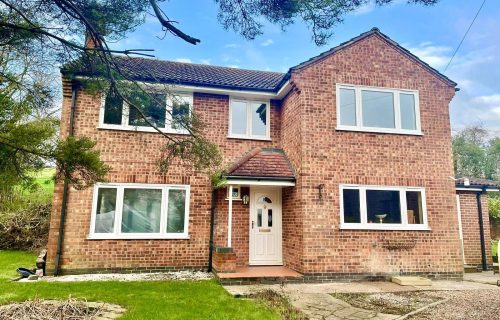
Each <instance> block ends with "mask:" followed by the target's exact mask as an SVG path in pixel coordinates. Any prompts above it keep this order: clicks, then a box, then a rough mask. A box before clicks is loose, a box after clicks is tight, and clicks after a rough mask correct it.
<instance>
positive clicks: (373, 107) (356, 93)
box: [336, 84, 422, 135]
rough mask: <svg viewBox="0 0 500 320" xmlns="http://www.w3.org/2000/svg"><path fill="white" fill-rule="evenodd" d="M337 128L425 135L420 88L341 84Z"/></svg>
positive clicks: (338, 93) (338, 96)
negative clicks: (421, 118)
mask: <svg viewBox="0 0 500 320" xmlns="http://www.w3.org/2000/svg"><path fill="white" fill-rule="evenodd" d="M336 97H337V98H336V101H337V130H349V131H367V132H380V133H397V134H413V135H421V134H422V131H421V127H420V106H419V96H418V91H416V90H402V89H386V88H375V87H365V86H356V85H348V84H337V92H336Z"/></svg>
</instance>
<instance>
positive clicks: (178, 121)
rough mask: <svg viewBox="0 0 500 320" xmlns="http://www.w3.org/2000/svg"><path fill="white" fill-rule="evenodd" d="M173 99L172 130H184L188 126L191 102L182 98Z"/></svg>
mask: <svg viewBox="0 0 500 320" xmlns="http://www.w3.org/2000/svg"><path fill="white" fill-rule="evenodd" d="M173 99H174V101H173V102H172V129H183V128H184V127H185V125H186V124H187V121H188V117H189V101H187V100H186V99H184V98H182V97H174V98H173ZM183 124H184V126H183Z"/></svg>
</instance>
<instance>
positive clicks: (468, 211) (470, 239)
mask: <svg viewBox="0 0 500 320" xmlns="http://www.w3.org/2000/svg"><path fill="white" fill-rule="evenodd" d="M457 194H458V196H459V199H460V214H461V217H462V235H463V241H464V264H465V265H469V266H481V265H482V259H481V238H480V232H479V213H478V205H477V198H476V192H473V191H457ZM481 206H482V211H483V227H484V243H485V249H486V262H487V264H488V265H491V263H492V258H491V236H490V218H489V214H488V195H487V194H483V195H482V196H481Z"/></svg>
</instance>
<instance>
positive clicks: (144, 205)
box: [121, 188, 162, 233]
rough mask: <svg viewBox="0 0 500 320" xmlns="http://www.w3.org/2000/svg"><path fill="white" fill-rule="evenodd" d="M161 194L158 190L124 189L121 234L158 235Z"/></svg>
mask: <svg viewBox="0 0 500 320" xmlns="http://www.w3.org/2000/svg"><path fill="white" fill-rule="evenodd" d="M161 194H162V191H161V190H158V189H129V188H127V189H125V190H124V192H123V213H122V226H121V227H122V232H124V233H159V232H160V216H161Z"/></svg>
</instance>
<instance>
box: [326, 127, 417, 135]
mask: <svg viewBox="0 0 500 320" xmlns="http://www.w3.org/2000/svg"><path fill="white" fill-rule="evenodd" d="M336 130H337V131H354V132H369V133H387V134H402V135H409V136H423V135H424V134H423V133H422V132H421V131H411V130H397V129H384V128H359V127H347V126H338V127H337V128H336Z"/></svg>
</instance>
